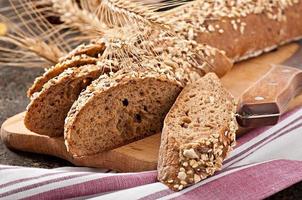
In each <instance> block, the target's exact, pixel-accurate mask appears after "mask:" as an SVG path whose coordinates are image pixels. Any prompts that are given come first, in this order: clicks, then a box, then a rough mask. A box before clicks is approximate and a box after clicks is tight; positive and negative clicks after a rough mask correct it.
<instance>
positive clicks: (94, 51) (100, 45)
mask: <svg viewBox="0 0 302 200" xmlns="http://www.w3.org/2000/svg"><path fill="white" fill-rule="evenodd" d="M105 49H106V45H105V43H104V42H102V40H97V41H92V42H91V43H90V44H87V45H85V44H82V45H79V46H78V47H76V48H75V49H74V50H72V51H71V52H70V53H69V54H68V55H67V56H65V57H64V58H62V59H61V60H60V61H64V60H69V59H71V58H73V57H75V56H80V55H86V56H89V57H94V58H98V57H100V55H102V54H103V52H104V51H105Z"/></svg>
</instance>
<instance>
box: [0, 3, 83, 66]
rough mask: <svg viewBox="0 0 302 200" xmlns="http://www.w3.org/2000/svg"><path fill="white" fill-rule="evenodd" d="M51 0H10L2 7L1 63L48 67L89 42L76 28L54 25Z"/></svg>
mask: <svg viewBox="0 0 302 200" xmlns="http://www.w3.org/2000/svg"><path fill="white" fill-rule="evenodd" d="M50 6H51V4H50V2H49V1H48V0H42V1H41V0H31V1H29V0H9V1H7V2H4V3H3V4H2V7H1V8H0V21H1V22H2V23H5V24H6V25H7V26H6V27H7V30H6V31H5V32H6V34H5V35H3V36H0V43H1V46H0V54H1V58H0V66H1V65H5V66H25V67H26V66H28V67H49V66H51V65H53V64H54V63H57V62H58V61H59V58H60V57H61V56H63V55H65V54H67V53H68V52H69V51H71V50H72V49H73V48H75V47H76V46H78V45H79V44H81V43H83V42H84V41H86V38H85V37H83V35H82V34H80V33H79V32H78V31H77V30H73V29H66V27H64V26H61V25H60V24H59V25H53V24H51V23H50V22H49V21H48V20H47V18H48V17H50V16H53V15H52V14H51V13H52V12H51V9H50Z"/></svg>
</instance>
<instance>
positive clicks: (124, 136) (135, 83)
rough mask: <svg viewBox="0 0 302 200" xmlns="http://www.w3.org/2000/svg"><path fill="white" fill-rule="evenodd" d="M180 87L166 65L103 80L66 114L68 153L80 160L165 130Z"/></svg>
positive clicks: (96, 82)
mask: <svg viewBox="0 0 302 200" xmlns="http://www.w3.org/2000/svg"><path fill="white" fill-rule="evenodd" d="M150 63H151V61H150ZM181 89H182V85H181V84H180V83H179V82H178V81H176V80H175V78H174V75H173V73H172V72H170V71H169V70H168V69H166V70H164V67H163V66H162V68H161V69H159V68H153V69H150V68H147V67H142V68H141V69H137V70H133V69H130V70H128V69H122V70H120V71H118V72H117V73H115V74H112V75H110V76H108V75H103V76H101V77H100V78H99V79H98V80H96V81H94V82H93V83H92V84H91V85H90V86H89V87H87V89H86V90H85V91H84V92H82V93H81V94H80V96H79V98H78V100H77V101H76V102H75V103H74V105H73V106H72V108H71V109H70V111H69V113H68V115H67V118H66V121H65V132H64V135H65V144H66V146H67V149H68V151H69V152H70V153H71V154H72V155H73V156H77V157H79V156H87V155H93V154H97V153H100V152H103V151H106V150H110V149H113V148H116V147H119V146H122V145H125V144H127V143H130V142H132V141H135V140H138V139H140V138H143V137H146V136H148V135H151V134H155V133H158V132H160V131H161V129H162V125H163V120H164V117H165V115H166V114H167V112H168V111H169V109H170V107H171V106H172V104H173V103H174V101H175V99H176V97H177V96H178V94H179V93H180V91H181Z"/></svg>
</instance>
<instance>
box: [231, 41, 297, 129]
mask: <svg viewBox="0 0 302 200" xmlns="http://www.w3.org/2000/svg"><path fill="white" fill-rule="evenodd" d="M301 47H302V41H301V42H300V49H299V50H298V52H296V53H295V55H294V56H292V57H291V58H290V59H289V60H286V61H285V62H284V63H283V64H282V65H272V68H271V70H270V71H269V72H267V73H266V74H265V75H264V76H263V77H262V78H261V79H260V80H259V81H257V82H256V83H255V84H253V85H252V86H251V87H250V88H248V89H247V90H246V91H245V92H244V93H243V95H242V96H241V98H240V99H239V102H238V108H237V114H236V118H237V122H238V124H239V125H240V126H242V127H248V128H256V127H262V126H269V125H275V124H276V123H278V121H279V119H280V117H281V115H282V114H283V113H284V112H285V111H286V110H287V108H288V105H289V103H290V101H291V100H292V99H293V98H294V97H295V96H296V95H297V94H299V93H300V92H301V91H302V48H301ZM286 65H291V66H295V67H289V66H286Z"/></svg>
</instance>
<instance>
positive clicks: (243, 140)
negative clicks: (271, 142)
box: [235, 109, 300, 148]
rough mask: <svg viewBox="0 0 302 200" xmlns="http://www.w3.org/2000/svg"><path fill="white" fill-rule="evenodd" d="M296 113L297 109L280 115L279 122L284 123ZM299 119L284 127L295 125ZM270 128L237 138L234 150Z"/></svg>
mask: <svg viewBox="0 0 302 200" xmlns="http://www.w3.org/2000/svg"><path fill="white" fill-rule="evenodd" d="M297 111H299V109H294V110H292V111H290V112H287V113H285V114H284V115H282V118H281V120H280V121H279V123H280V122H282V121H284V120H285V119H287V118H288V117H289V116H291V115H292V114H294V113H296V112H297ZM299 119H300V118H299ZM299 119H296V120H294V121H291V122H290V123H289V124H287V125H286V126H289V125H291V124H293V123H295V122H296V121H297V120H299ZM271 127H272V126H267V127H262V128H257V129H253V130H251V131H249V133H248V134H243V135H242V136H241V137H239V138H238V140H237V144H236V147H235V148H238V147H240V146H241V145H243V144H245V143H247V142H249V141H250V140H252V139H254V138H255V137H257V136H258V135H261V133H263V132H265V131H266V130H268V129H270V128H271Z"/></svg>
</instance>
